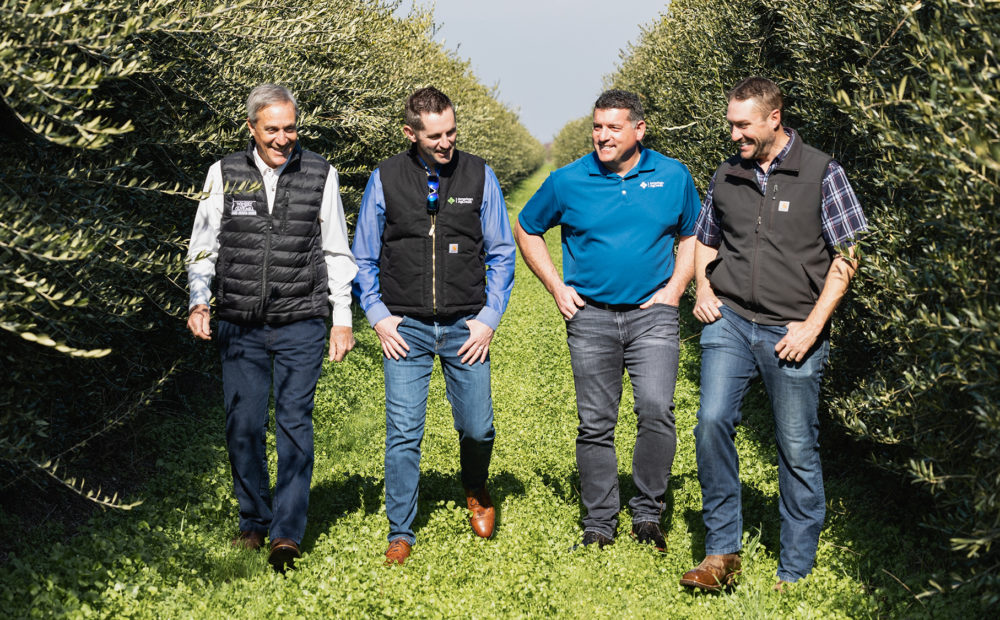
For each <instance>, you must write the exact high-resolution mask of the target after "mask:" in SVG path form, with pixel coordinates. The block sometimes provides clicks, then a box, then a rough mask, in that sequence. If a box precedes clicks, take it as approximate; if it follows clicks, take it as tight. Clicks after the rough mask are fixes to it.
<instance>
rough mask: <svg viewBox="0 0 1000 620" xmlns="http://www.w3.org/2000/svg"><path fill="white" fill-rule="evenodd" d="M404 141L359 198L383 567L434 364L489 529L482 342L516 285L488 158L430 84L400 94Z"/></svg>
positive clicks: (412, 479)
mask: <svg viewBox="0 0 1000 620" xmlns="http://www.w3.org/2000/svg"><path fill="white" fill-rule="evenodd" d="M403 133H404V134H405V135H406V137H407V138H408V139H409V140H410V142H411V146H410V148H409V149H408V150H406V151H404V152H402V153H400V154H398V155H396V156H394V157H390V158H389V159H387V160H385V161H383V162H382V163H380V164H379V166H378V168H377V169H376V170H375V171H374V172H373V173H372V175H371V178H369V180H368V186H367V187H366V188H365V194H364V197H363V198H362V199H361V210H360V212H359V213H358V226H357V229H356V230H355V234H354V255H355V256H356V257H357V260H358V276H357V278H356V279H355V282H354V291H355V294H356V295H357V296H358V299H359V300H360V303H361V308H362V309H363V310H364V311H365V314H366V315H367V317H368V322H369V323H371V325H372V327H373V328H374V329H375V333H376V334H378V338H379V342H380V343H381V345H382V353H383V359H382V368H383V371H384V373H385V418H386V436H385V511H386V516H387V517H388V518H389V537H388V540H389V548H388V549H387V550H386V553H385V562H386V564H402V563H403V562H405V561H406V558H407V557H409V555H410V549H411V547H412V545H413V544H414V542H415V535H414V532H413V520H414V518H415V517H416V514H417V487H418V485H419V481H420V442H421V439H422V438H423V434H424V420H425V417H426V413H427V393H428V389H429V386H430V378H431V369H432V368H433V366H434V358H435V356H436V357H438V359H440V361H441V369H442V371H443V373H444V379H445V386H446V389H447V395H448V401H449V402H450V403H451V408H452V415H453V417H454V420H455V430H457V431H458V440H459V458H460V464H461V469H462V473H461V478H462V486H463V487H464V488H465V499H466V505H467V506H468V508H469V510H470V512H471V516H470V519H469V521H470V524H471V526H472V530H473V531H474V532H475V533H476V535H477V536H481V537H483V538H488V537H490V536H491V535H492V534H493V525H494V509H493V502H492V500H491V499H490V494H489V492H488V491H487V489H486V478H487V475H488V473H489V466H490V456H491V455H492V453H493V437H494V429H493V399H492V396H491V393H490V343H491V342H492V340H493V334H494V332H495V331H496V329H497V327H498V325H499V324H500V317H501V316H502V315H503V312H504V310H505V309H506V307H507V301H508V300H509V299H510V291H511V288H512V287H513V285H514V255H515V250H514V238H513V236H512V234H511V230H510V222H509V221H508V219H507V210H506V207H505V204H504V199H503V192H501V190H500V184H499V183H498V182H497V178H496V176H495V175H494V174H493V170H491V169H490V167H489V166H487V165H486V163H485V162H484V161H483V160H482V159H480V158H478V157H476V156H475V155H471V154H469V153H466V152H464V151H459V150H458V149H456V148H455V137H456V135H457V126H456V122H455V108H454V106H453V105H452V103H451V100H450V99H448V97H447V96H446V95H445V94H444V93H442V92H441V91H439V90H438V89H436V88H434V87H427V88H422V89H420V90H418V91H416V92H415V93H413V94H412V95H410V97H409V99H408V100H407V102H406V124H405V126H404V127H403Z"/></svg>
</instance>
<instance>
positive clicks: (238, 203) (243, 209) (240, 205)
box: [233, 200, 257, 215]
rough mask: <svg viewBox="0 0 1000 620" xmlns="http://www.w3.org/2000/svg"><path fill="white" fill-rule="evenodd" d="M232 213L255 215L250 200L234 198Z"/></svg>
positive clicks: (255, 212) (255, 211)
mask: <svg viewBox="0 0 1000 620" xmlns="http://www.w3.org/2000/svg"><path fill="white" fill-rule="evenodd" d="M233 215H257V209H255V208H254V206H253V201H252V200H234V201H233Z"/></svg>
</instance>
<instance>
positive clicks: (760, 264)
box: [706, 135, 833, 325]
mask: <svg viewBox="0 0 1000 620" xmlns="http://www.w3.org/2000/svg"><path fill="white" fill-rule="evenodd" d="M830 159H831V158H830V156H829V155H827V154H826V153H823V152H821V151H819V150H817V149H815V148H813V147H811V146H809V145H807V144H805V143H804V142H803V141H802V138H800V137H799V136H798V135H795V137H794V142H793V143H792V146H791V148H790V149H789V151H788V154H787V155H786V156H785V158H784V160H783V161H782V162H781V163H780V164H778V167H777V168H775V169H774V170H773V171H772V172H771V174H770V176H769V177H768V180H767V194H766V195H765V194H764V193H763V192H761V189H760V186H759V185H758V184H757V176H756V173H755V172H754V166H753V163H752V162H747V161H744V160H743V159H741V158H740V156H739V155H736V156H734V157H732V158H730V159H729V160H727V161H725V162H724V163H723V164H722V165H721V166H719V169H718V170H717V171H716V173H715V175H716V176H715V189H714V190H713V193H712V200H713V204H714V206H715V211H716V214H717V216H718V219H719V224H720V226H721V228H722V244H721V245H720V246H719V255H718V257H717V258H716V259H715V260H714V261H712V262H711V263H709V264H708V267H707V268H706V273H707V275H708V279H709V281H710V282H711V283H712V290H713V291H714V292H715V294H716V295H717V296H718V297H719V299H720V300H722V301H723V302H724V303H725V304H726V305H727V306H729V307H730V308H732V309H733V310H734V311H736V312H737V313H738V314H739V315H740V316H742V317H743V318H745V319H747V320H750V321H755V322H757V323H761V324H763V325H784V324H786V323H788V322H789V321H801V320H804V319H805V318H806V317H807V316H808V315H809V312H810V311H811V310H812V309H813V306H815V305H816V300H817V299H819V294H820V292H821V291H822V290H823V284H824V283H825V281H826V274H827V271H828V270H829V268H830V263H831V262H832V260H833V254H832V252H831V250H830V249H829V248H828V247H827V245H826V241H825V240H824V239H823V223H822V200H823V176H824V174H825V173H826V168H827V166H828V165H829V163H830Z"/></svg>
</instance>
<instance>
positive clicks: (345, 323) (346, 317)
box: [333, 305, 354, 327]
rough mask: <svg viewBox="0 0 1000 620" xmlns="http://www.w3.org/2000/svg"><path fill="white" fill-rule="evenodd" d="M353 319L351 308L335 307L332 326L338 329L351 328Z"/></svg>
mask: <svg viewBox="0 0 1000 620" xmlns="http://www.w3.org/2000/svg"><path fill="white" fill-rule="evenodd" d="M353 319H354V317H352V316H351V307H350V306H349V305H348V306H343V305H341V306H337V307H334V309H333V324H334V325H336V326H338V327H353V326H354V320H353Z"/></svg>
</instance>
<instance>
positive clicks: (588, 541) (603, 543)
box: [583, 530, 615, 549]
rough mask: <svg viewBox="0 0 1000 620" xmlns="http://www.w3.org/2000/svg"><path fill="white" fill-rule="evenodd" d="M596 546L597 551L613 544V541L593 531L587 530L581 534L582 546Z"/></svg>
mask: <svg viewBox="0 0 1000 620" xmlns="http://www.w3.org/2000/svg"><path fill="white" fill-rule="evenodd" d="M595 543H596V544H597V548H598V549H603V548H605V547H607V546H608V545H613V544H615V541H614V539H611V538H608V537H607V536H605V535H604V534H601V533H600V532H595V531H593V530H587V531H586V532H584V533H583V546H584V547H589V546H590V545H593V544H595Z"/></svg>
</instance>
